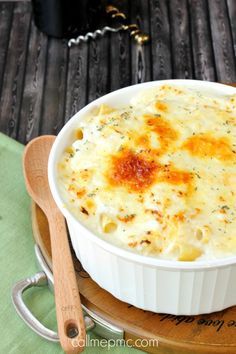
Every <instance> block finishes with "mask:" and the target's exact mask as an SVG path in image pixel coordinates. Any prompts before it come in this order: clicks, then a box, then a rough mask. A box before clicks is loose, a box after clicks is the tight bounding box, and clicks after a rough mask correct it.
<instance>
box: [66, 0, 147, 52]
mask: <svg viewBox="0 0 236 354" xmlns="http://www.w3.org/2000/svg"><path fill="white" fill-rule="evenodd" d="M106 13H107V14H108V15H109V16H110V17H111V18H112V19H118V20H120V21H126V19H127V18H126V15H125V14H124V13H123V12H120V11H119V9H118V8H117V7H115V6H112V5H108V6H106ZM120 31H129V33H130V36H131V37H133V38H134V40H135V41H136V42H137V43H138V44H139V45H143V44H145V43H147V42H148V41H149V35H148V34H145V33H143V32H142V31H141V30H140V28H139V26H138V25H137V24H135V23H133V24H124V23H123V24H120V25H119V26H118V27H110V26H104V27H103V28H102V29H97V30H96V31H94V32H88V33H86V35H84V36H82V35H79V36H78V37H77V38H71V39H70V40H69V41H68V46H69V47H71V46H72V44H74V45H78V44H80V43H81V42H88V40H89V39H96V38H97V37H102V36H104V35H105V34H106V33H107V32H113V33H116V32H120Z"/></svg>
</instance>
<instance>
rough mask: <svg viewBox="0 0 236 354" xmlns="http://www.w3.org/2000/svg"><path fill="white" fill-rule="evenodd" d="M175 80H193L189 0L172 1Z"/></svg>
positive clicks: (171, 20) (171, 16)
mask: <svg viewBox="0 0 236 354" xmlns="http://www.w3.org/2000/svg"><path fill="white" fill-rule="evenodd" d="M169 4H170V25H171V30H170V31H171V47H172V63H173V78H175V79H192V78H193V62H192V48H191V38H190V25H189V20H190V18H189V13H188V1H187V0H172V1H170V3H169Z"/></svg>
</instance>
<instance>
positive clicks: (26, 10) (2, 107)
mask: <svg viewBox="0 0 236 354" xmlns="http://www.w3.org/2000/svg"><path fill="white" fill-rule="evenodd" d="M10 5H11V4H10ZM30 19H31V11H30V4H29V3H16V4H14V12H13V19H12V26H11V33H10V38H9V43H8V51H7V54H6V59H5V68H4V75H3V81H2V91H1V100H0V131H2V132H4V133H6V134H8V135H9V136H11V137H12V138H16V136H17V129H18V122H19V115H20V108H21V99H22V93H23V87H24V73H25V64H26V56H27V51H28V38H29V27H30ZM0 36H1V34H0Z"/></svg>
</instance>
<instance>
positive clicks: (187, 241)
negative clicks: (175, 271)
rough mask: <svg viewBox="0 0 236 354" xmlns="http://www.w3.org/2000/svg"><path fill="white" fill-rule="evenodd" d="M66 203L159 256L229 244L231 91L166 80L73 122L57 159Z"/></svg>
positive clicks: (234, 171)
mask: <svg viewBox="0 0 236 354" xmlns="http://www.w3.org/2000/svg"><path fill="white" fill-rule="evenodd" d="M58 178H59V185H60V190H61V193H62V195H63V199H64V200H65V204H66V206H67V208H69V209H70V210H71V212H72V213H73V214H74V215H75V216H76V217H77V218H78V220H80V221H81V222H82V223H83V224H85V225H86V226H87V227H88V228H89V229H90V230H92V231H93V232H95V233H96V234H97V235H99V236H100V237H102V238H103V239H106V240H107V241H109V242H112V243H114V244H116V245H119V246H121V247H125V248H128V249H130V250H132V251H134V252H138V253H141V254H144V255H149V256H155V257H158V258H163V259H172V260H180V261H194V260H200V259H214V258H220V257H227V256H231V255H235V254H236V95H234V96H213V95H208V94H207V93H204V94H203V93H201V92H198V91H197V90H192V89H186V88H182V87H177V86H171V85H162V86H160V87H157V88H155V89H148V90H144V91H142V92H141V93H140V94H138V95H137V96H136V97H134V98H133V99H132V100H131V102H130V105H129V106H127V107H119V108H115V107H109V106H107V105H104V104H103V105H101V106H100V107H99V108H98V109H97V110H96V111H95V110H94V111H92V112H91V114H90V115H88V116H86V117H85V118H84V119H82V120H80V121H79V122H78V129H77V130H76V131H75V134H74V141H73V143H72V145H71V146H68V148H67V149H66V151H65V152H64V154H63V156H62V157H61V160H60V162H59V164H58Z"/></svg>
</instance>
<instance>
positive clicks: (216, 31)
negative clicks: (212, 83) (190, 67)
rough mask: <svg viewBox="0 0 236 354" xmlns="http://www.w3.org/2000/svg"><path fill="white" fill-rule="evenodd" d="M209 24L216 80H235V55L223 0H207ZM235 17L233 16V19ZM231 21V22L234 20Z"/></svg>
mask: <svg viewBox="0 0 236 354" xmlns="http://www.w3.org/2000/svg"><path fill="white" fill-rule="evenodd" d="M209 13H210V24H211V33H212V41H213V49H214V54H215V58H216V60H215V65H216V74H217V80H218V81H224V82H235V81H236V69H235V56H234V48H233V41H232V33H231V28H230V19H229V16H228V11H227V5H226V3H225V1H224V0H214V1H209ZM235 20H236V19H235V18H234V21H235ZM234 21H233V22H234Z"/></svg>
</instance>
